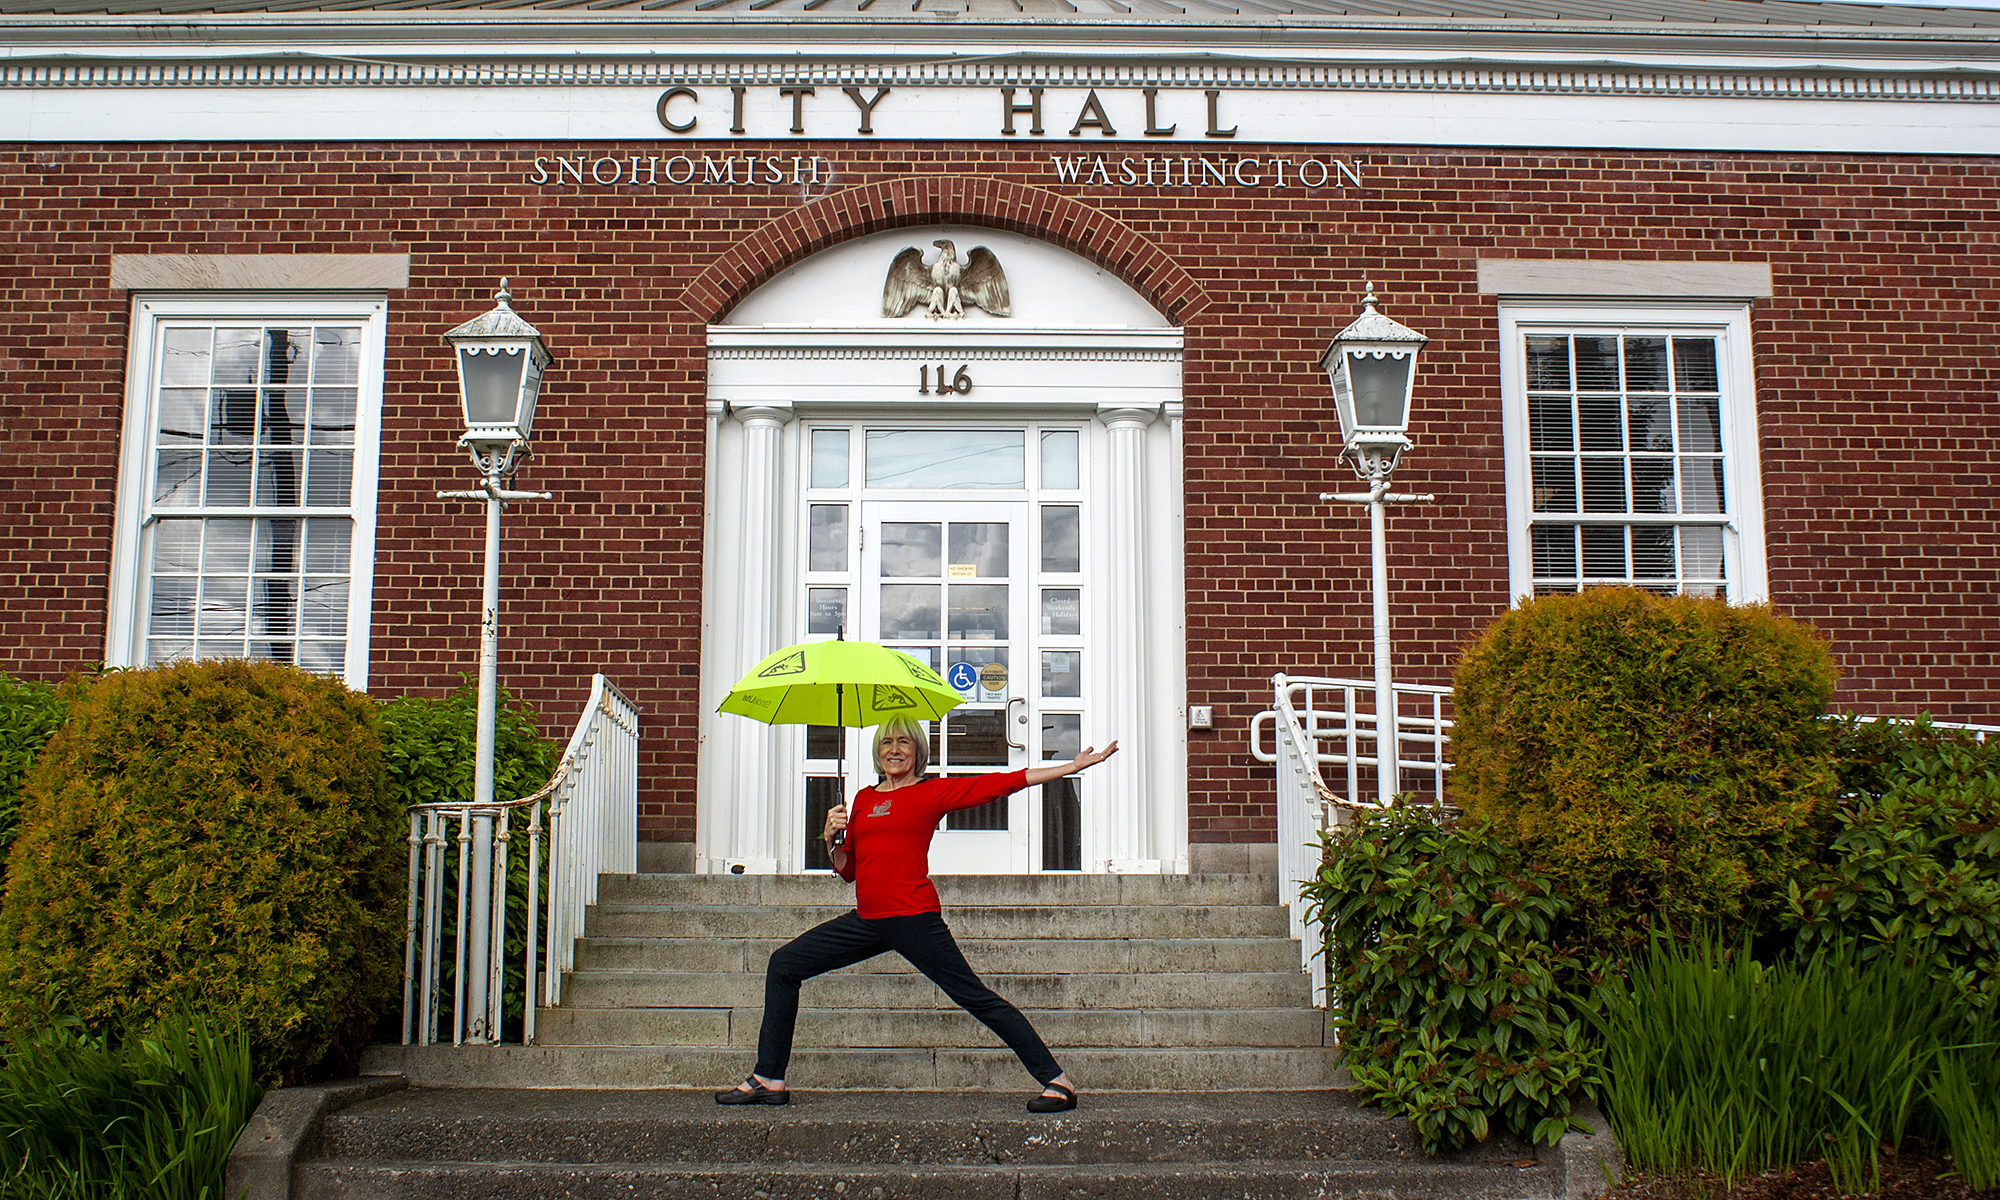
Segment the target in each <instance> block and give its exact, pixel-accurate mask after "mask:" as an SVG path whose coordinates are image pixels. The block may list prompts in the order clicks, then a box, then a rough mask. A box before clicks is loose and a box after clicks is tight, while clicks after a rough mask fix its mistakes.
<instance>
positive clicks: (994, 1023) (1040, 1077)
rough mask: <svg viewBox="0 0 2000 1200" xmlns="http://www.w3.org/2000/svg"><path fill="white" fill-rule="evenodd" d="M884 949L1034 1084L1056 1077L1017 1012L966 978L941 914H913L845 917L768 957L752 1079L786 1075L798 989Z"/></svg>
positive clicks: (972, 976) (1039, 1043) (1032, 1030)
mask: <svg viewBox="0 0 2000 1200" xmlns="http://www.w3.org/2000/svg"><path fill="white" fill-rule="evenodd" d="M884 950H894V951H895V952H896V953H898V954H900V955H902V956H903V957H904V958H906V959H908V960H909V963H910V965H911V966H913V967H915V968H916V969H917V970H919V971H922V972H923V973H924V978H926V979H928V980H930V981H931V982H932V983H935V984H936V985H938V987H939V988H940V989H941V990H942V991H943V992H944V994H945V995H947V996H950V997H951V998H952V1000H953V1001H954V1002H955V1003H957V1004H958V1006H959V1007H960V1008H963V1009H964V1010H965V1011H967V1012H969V1013H971V1014H972V1015H973V1016H975V1017H978V1018H979V1019H980V1020H981V1021H983V1022H984V1023H985V1024H986V1027H987V1028H988V1029H991V1030H992V1031H993V1032H994V1033H997V1034H999V1035H1000V1040H1001V1041H1003V1042H1006V1043H1007V1045H1008V1047H1009V1048H1011V1049H1012V1050H1013V1051H1014V1053H1015V1054H1016V1055H1017V1056H1019V1058H1020V1060H1021V1065H1022V1066H1024V1067H1026V1068H1028V1074H1030V1075H1033V1076H1034V1077H1035V1082H1037V1083H1042V1084H1046V1083H1047V1082H1048V1081H1049V1080H1051V1079H1054V1078H1055V1077H1056V1076H1058V1075H1061V1074H1062V1073H1063V1072H1062V1068H1061V1067H1059V1066H1057V1065H1056V1060H1055V1058H1054V1056H1053V1055H1051V1054H1050V1053H1049V1048H1048V1047H1047V1046H1045V1045H1043V1044H1042V1039H1041V1035H1039V1034H1037V1033H1036V1032H1035V1027H1034V1026H1032V1025H1030V1024H1028V1018H1026V1017H1024V1016H1022V1015H1021V1010H1020V1009H1018V1008H1015V1007H1014V1006H1013V1005H1011V1004H1009V1003H1007V1002H1006V1001H1005V1000H1003V999H1001V998H1000V997H999V996H997V995H995V994H994V992H993V989H991V988H989V987H987V986H986V985H985V984H983V983H981V982H979V976H977V975H975V974H973V973H972V968H971V967H970V966H968V965H966V961H965V955H964V954H962V953H960V952H959V949H958V943H957V942H955V941H953V940H952V938H951V930H950V929H949V928H947V927H946V926H945V923H944V917H943V916H942V915H940V914H938V913H934V912H933V913H916V914H913V915H911V916H907V917H877V918H875V919H873V920H869V919H867V918H864V917H862V916H861V915H860V914H858V913H851V912H850V913H843V914H841V915H840V916H838V917H835V918H834V919H833V920H831V921H828V922H826V923H825V924H824V925H819V926H816V927H814V928H812V929H808V930H806V931H805V932H804V933H802V934H800V935H799V936H798V937H795V938H793V939H792V940H791V941H789V942H786V943H785V944H784V945H783V946H780V947H779V948H778V950H777V953H775V954H773V955H771V965H770V966H769V967H767V968H765V971H764V1028H763V1030H762V1031H761V1032H760V1033H759V1034H758V1035H757V1074H759V1075H761V1076H763V1077H764V1078H766V1079H783V1078H784V1077H785V1067H786V1065H787V1064H788V1063H789V1062H790V1061H791V1057H792V1029H793V1027H794V1026H795V1025H797V1023H798V1018H799V985H800V984H802V983H804V982H805V981H806V980H808V979H811V978H812V977H813V976H815V975H824V974H826V973H827V972H828V971H837V970H839V969H840V968H841V967H851V966H853V965H854V964H855V963H858V962H864V961H866V960H868V959H871V958H874V957H875V956H876V955H878V954H880V953H882V952H883V951H884Z"/></svg>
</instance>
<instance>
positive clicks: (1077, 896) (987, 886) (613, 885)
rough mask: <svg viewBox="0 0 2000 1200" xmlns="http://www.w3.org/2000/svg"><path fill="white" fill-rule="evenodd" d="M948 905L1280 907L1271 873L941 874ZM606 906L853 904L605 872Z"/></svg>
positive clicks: (839, 898)
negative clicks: (1230, 905) (1275, 905)
mask: <svg viewBox="0 0 2000 1200" xmlns="http://www.w3.org/2000/svg"><path fill="white" fill-rule="evenodd" d="M933 882H935V883H936V884H937V889H938V895H939V896H940V897H941V898H942V899H943V900H944V906H945V908H946V909H947V910H951V909H959V908H974V907H984V906H990V905H1009V906H1011V905H1022V904H1026V905H1064V906H1067V905H1073V904H1089V905H1125V906H1133V905H1142V904H1174V905H1180V904H1210V905H1214V904H1252V905H1255V904H1278V903H1280V901H1279V898H1278V887H1277V881H1276V880H1275V879H1273V878H1272V877H1271V876H1268V875H1067V874H1063V875H938V876H934V877H933ZM597 899H598V902H599V903H602V904H771V905H795V904H805V905H845V906H847V907H849V908H851V907H853V905H854V885H853V884H851V883H848V882H847V881H846V880H844V879H841V878H839V877H838V876H834V875H600V876H598V883H597Z"/></svg>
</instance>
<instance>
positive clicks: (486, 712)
mask: <svg viewBox="0 0 2000 1200" xmlns="http://www.w3.org/2000/svg"><path fill="white" fill-rule="evenodd" d="M494 300H495V304H494V307H493V309H492V310H491V311H490V312H487V313H485V314H483V315H481V316H478V317H474V318H473V319H472V320H470V321H467V322H466V323H465V324H463V325H460V326H458V327H457V328H456V329H453V330H451V331H450V332H448V333H446V334H445V335H444V340H445V342H446V343H447V344H449V345H450V346H451V347H452V348H453V350H454V351H455V352H456V355H457V359H458V392H459V401H460V403H461V404H462V405H463V409H464V414H465V434H464V436H463V437H460V438H459V439H458V444H459V446H460V447H461V448H463V449H465V450H467V451H469V452H470V453H471V455H472V465H473V466H474V467H476V468H478V470H479V473H480V475H481V476H483V479H482V483H481V486H480V487H479V488H477V489H476V490H472V491H458V492H439V493H438V495H439V497H440V498H442V499H452V500H483V501H485V503H486V579H485V585H484V588H483V589H482V595H481V601H480V634H479V732H478V744H477V749H476V751H475V753H476V755H477V761H476V763H475V764H474V767H473V777H472V802H473V804H474V805H475V806H485V805H490V804H492V803H493V724H494V710H495V708H496V707H497V696H498V693H499V675H500V512H501V509H502V507H503V506H504V505H505V503H506V502H507V501H510V500H512V501H523V500H547V499H550V498H551V497H550V496H549V494H548V493H546V492H517V491H509V490H507V489H506V488H505V487H504V486H503V485H504V484H505V483H506V482H507V480H509V479H511V478H512V477H513V475H514V472H515V471H517V470H519V469H520V466H521V462H522V460H523V459H524V458H525V457H526V454H527V448H528V437H529V434H530V433H531V432H532V431H533V428H534V421H535V399H536V396H537V395H538V394H539V393H540V392H541V388H542V372H543V371H544V370H545V369H546V368H547V367H548V365H549V363H550V362H551V361H552V360H551V359H550V357H549V352H548V349H547V347H545V346H544V345H543V344H542V335H541V333H540V332H538V331H537V330H536V329H535V327H534V326H533V325H530V324H528V323H527V322H526V321H524V320H522V319H521V317H520V315H519V314H517V313H516V312H515V311H514V310H513V308H512V307H510V302H511V301H512V300H513V297H512V296H511V295H509V294H508V292H507V281H506V280H504V279H503V280H501V281H500V292H499V294H498V295H497V296H495V297H494ZM471 859H472V864H471V866H472V869H471V876H472V877H471V879H470V880H469V881H468V882H467V883H466V884H465V892H466V898H467V901H468V905H467V914H466V925H465V928H466V929H467V930H471V931H472V932H473V936H472V937H471V938H470V939H469V944H468V946H467V962H466V970H465V974H464V976H463V977H462V979H461V984H462V985H463V986H465V988H466V993H465V995H466V1001H465V1004H464V1006H463V1008H462V1009H461V1010H460V1011H461V1013H462V1014H463V1013H466V1012H469V1013H471V1014H472V1020H471V1022H470V1025H469V1027H468V1028H466V1029H465V1031H464V1034H465V1039H464V1040H465V1041H467V1042H469V1043H472V1044H475V1045H477V1044H481V1043H485V1042H491V1041H497V1040H498V1039H499V1028H500V987H499V975H500V968H501V962H500V949H499V948H500V946H501V944H502V936H503V932H504V917H503V915H502V914H501V912H500V910H499V908H498V906H495V905H494V904H493V881H494V878H495V874H494V867H495V863H494V848H493V816H492V813H491V811H490V810H488V811H486V812H484V813H475V815H474V816H473V819H472V852H471ZM502 878H504V876H502ZM531 919H532V915H531ZM461 936H463V935H461ZM529 1003H533V998H532V997H531V998H530V999H529Z"/></svg>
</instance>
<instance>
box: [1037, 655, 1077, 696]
mask: <svg viewBox="0 0 2000 1200" xmlns="http://www.w3.org/2000/svg"><path fill="white" fill-rule="evenodd" d="M1042 695H1044V696H1081V695H1083V655H1082V654H1080V653H1078V652H1077V651H1075V650H1044V651H1042Z"/></svg>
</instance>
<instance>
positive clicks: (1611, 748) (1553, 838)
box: [1452, 588, 1834, 950]
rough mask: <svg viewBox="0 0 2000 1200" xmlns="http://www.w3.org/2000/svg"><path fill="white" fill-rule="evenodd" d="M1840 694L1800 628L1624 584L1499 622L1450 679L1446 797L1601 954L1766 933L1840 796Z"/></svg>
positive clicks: (1756, 612) (1823, 657)
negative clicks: (1836, 712) (1487, 825)
mask: <svg viewBox="0 0 2000 1200" xmlns="http://www.w3.org/2000/svg"><path fill="white" fill-rule="evenodd" d="M1833 681H1834V668H1833V664H1832V662H1831V660H1830V659H1829V657H1828V655H1827V652H1826V649H1825V647H1824V646H1822V645H1821V644H1820V643H1819V642H1818V641H1817V640H1816V639H1815V638H1814V637H1813V635H1812V633H1811V632H1810V631H1809V630H1807V629H1806V628H1805V627H1803V626H1800V625H1796V624H1794V623H1792V622H1790V621H1787V620H1785V619H1783V618H1781V617H1778V616H1776V615H1774V614H1773V613H1771V612H1770V610H1768V609H1765V608H1760V607H1747V608H1735V607H1731V606H1730V605H1728V604H1725V603H1723V602H1721V601H1719V600H1698V599H1693V598H1689V597H1661V596H1656V595H1653V594H1652V593H1650V592H1646V591H1641V590H1638V589H1632V588H1601V589H1592V590H1590V591H1586V592H1582V593H1579V594H1574V595H1561V596H1546V597H1542V598H1540V599H1536V600H1532V601H1529V602H1527V603H1524V604H1522V605H1521V606H1520V607H1519V608H1516V609H1514V610H1513V611H1512V612H1509V613H1507V614H1506V615H1505V616H1503V617H1501V618H1500V619H1499V620H1498V621H1495V622H1494V623H1493V625H1492V626H1490V627H1489V628H1488V629H1487V630H1486V632H1485V633H1484V634H1483V635H1481V637H1480V638H1479V639H1478V640H1477V641H1476V642H1475V643H1473V644H1472V645H1471V646H1470V647H1469V648H1468V649H1467V650H1466V652H1465V654H1464V655H1463V657H1462V659H1461V660H1460V663H1459V667H1458V671H1457V674H1456V678H1455V680H1454V685H1455V686H1454V691H1453V702H1454V704H1455V706H1456V708H1457V723H1456V725H1455V727H1454V728H1453V730H1452V756H1453V759H1454V762H1455V764H1456V765H1455V772H1454V774H1453V777H1452V787H1453V799H1454V800H1455V801H1456V802H1457V803H1459V804H1460V805H1462V806H1463V807H1464V809H1465V810H1466V812H1467V813H1468V814H1471V815H1473V816H1475V817H1478V818H1481V819H1484V820H1487V821H1490V822H1492V826H1493V830H1494V832H1495V834H1496V835H1497V836H1499V837H1500V838H1502V839H1503V840H1505V841H1506V842H1508V843H1509V844H1510V845H1512V846H1514V847H1516V848H1518V849H1519V850H1520V851H1521V852H1523V853H1524V854H1526V855H1527V856H1528V858H1529V860H1530V861H1532V862H1534V863H1535V864H1536V866H1537V868H1538V870H1540V871H1542V872H1544V873H1546V875H1547V876H1548V878H1549V880H1550V881H1551V882H1552V883H1553V884H1554V886H1555V890H1556V892H1557V893H1558V894H1561V895H1564V896H1568V897H1570V898H1571V899H1572V900H1573V901H1574V902H1575V903H1576V905H1577V918H1578V919H1579V920H1580V921H1581V922H1582V923H1583V925H1584V927H1585V928H1586V929H1587V930H1588V931H1589V933H1590V935H1591V937H1592V938H1593V939H1594V940H1595V941H1596V943H1597V944H1598V945H1599V946H1601V947H1604V948H1607V949H1613V950H1616V949H1628V948H1631V947H1633V946H1635V945H1637V944H1639V943H1641V942H1643V941H1644V939H1645V938H1646V936H1647V933H1648V931H1649V930H1651V929H1652V928H1654V927H1655V926H1657V925H1662V924H1663V925H1664V926H1666V927H1667V928H1668V929H1670V930H1671V931H1673V932H1674V934H1675V935H1676V936H1680V937H1685V936H1687V935H1688V934H1689V932H1690V931H1691V930H1692V929H1693V928H1694V927H1696V926H1698V925H1702V924H1704V923H1714V922H1729V923H1732V924H1734V923H1739V922H1740V923H1746V924H1748V925H1749V926H1751V927H1752V928H1757V929H1763V928H1767V927H1768V926H1769V925H1770V923H1771V922H1772V921H1773V920H1774V919H1775V916H1776V910H1777V909H1779V908H1780V907H1782V904H1783V897H1784V894H1785V884H1786V881H1787V880H1788V879H1790V878H1791V876H1792V875H1793V874H1794V873H1796V872H1797V871H1798V870H1800V869H1801V868H1802V867H1803V866H1804V864H1805V863H1806V862H1807V861H1808V859H1809V858H1810V856H1811V852H1812V845H1813V837H1814V831H1813V826H1814V824H1815V822H1817V821H1818V820H1819V819H1820V817H1821V814H1822V812H1823V810H1824V809H1825V808H1826V807H1827V806H1828V805H1829V804H1830V803H1831V801H1832V797H1833V793H1834V758H1833V751H1832V734H1831V730H1830V728H1829V727H1828V725H1827V723H1826V722H1825V721H1823V720H1822V716H1823V714H1824V712H1825V709H1826V702H1827V697H1828V695H1829V693H1830V691H1831V689H1832V686H1833Z"/></svg>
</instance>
